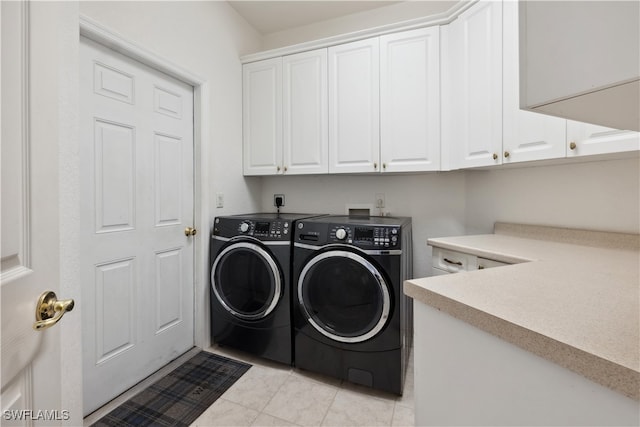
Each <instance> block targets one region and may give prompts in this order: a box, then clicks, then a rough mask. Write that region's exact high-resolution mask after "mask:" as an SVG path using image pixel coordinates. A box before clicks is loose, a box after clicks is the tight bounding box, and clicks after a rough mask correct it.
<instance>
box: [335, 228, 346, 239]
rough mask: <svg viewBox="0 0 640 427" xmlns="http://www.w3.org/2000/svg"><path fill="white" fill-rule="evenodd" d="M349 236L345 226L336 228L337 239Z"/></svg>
mask: <svg viewBox="0 0 640 427" xmlns="http://www.w3.org/2000/svg"><path fill="white" fill-rule="evenodd" d="M346 238H347V231H346V230H345V229H344V228H338V229H337V230H336V239H338V240H344V239H346Z"/></svg>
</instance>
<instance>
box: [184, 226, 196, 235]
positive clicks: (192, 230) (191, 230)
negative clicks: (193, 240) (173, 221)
mask: <svg viewBox="0 0 640 427" xmlns="http://www.w3.org/2000/svg"><path fill="white" fill-rule="evenodd" d="M197 232H198V230H196V229H195V228H192V227H187V228H185V229H184V235H185V236H187V237H189V236H195V235H196V233H197Z"/></svg>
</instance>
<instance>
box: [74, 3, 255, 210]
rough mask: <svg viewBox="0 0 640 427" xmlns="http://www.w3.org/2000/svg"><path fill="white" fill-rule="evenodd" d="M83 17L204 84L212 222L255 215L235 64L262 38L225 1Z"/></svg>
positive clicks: (127, 8) (109, 6)
mask: <svg viewBox="0 0 640 427" xmlns="http://www.w3.org/2000/svg"><path fill="white" fill-rule="evenodd" d="M80 13H81V14H84V15H86V16H88V17H89V18H91V19H93V20H95V21H97V22H98V23H100V24H102V25H103V26H106V27H107V28H110V29H112V30H114V31H116V32H118V33H119V34H121V35H123V36H124V37H125V38H127V39H129V40H131V41H134V42H135V43H137V44H139V45H140V46H142V47H143V48H145V49H148V50H151V51H152V52H154V53H156V54H158V55H159V56H161V57H162V58H164V59H166V60H168V61H171V62H173V63H174V64H176V65H178V66H180V67H182V68H184V69H186V70H188V71H190V72H191V73H193V74H196V75H198V76H200V77H202V78H204V79H206V80H207V81H208V83H209V93H208V96H209V99H210V105H209V116H208V117H206V118H205V119H206V120H209V132H210V133H209V136H210V138H209V140H208V141H203V144H204V145H206V147H204V148H205V150H204V152H205V153H208V156H209V170H208V171H206V173H205V177H207V182H208V184H209V212H210V216H211V218H210V223H211V221H212V220H213V216H215V215H221V214H233V213H240V212H246V211H253V210H255V209H257V206H258V205H257V203H258V200H259V199H260V193H261V182H260V179H259V178H247V179H245V178H244V177H243V176H242V66H241V64H240V60H239V57H240V56H241V55H244V54H246V53H249V52H252V51H255V50H257V49H259V47H260V44H261V38H260V36H259V34H258V33H257V32H256V31H255V30H254V29H253V28H252V27H250V26H249V25H248V24H247V23H246V21H244V19H243V18H241V17H240V16H239V15H238V14H237V13H236V12H235V10H233V8H231V7H230V6H229V5H228V4H227V3H226V2H223V1H207V2H204V1H195V2H188V1H166V2H163V1H143V2H135V1H118V2H113V1H107V2H94V1H89V2H81V3H80ZM215 193H223V194H224V196H225V207H224V208H222V209H216V208H215V197H214V194H215Z"/></svg>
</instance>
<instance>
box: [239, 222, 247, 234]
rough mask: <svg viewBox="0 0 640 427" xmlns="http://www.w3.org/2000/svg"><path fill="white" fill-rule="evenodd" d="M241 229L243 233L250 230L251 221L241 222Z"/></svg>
mask: <svg viewBox="0 0 640 427" xmlns="http://www.w3.org/2000/svg"><path fill="white" fill-rule="evenodd" d="M240 231H241V232H242V233H246V232H247V231H249V223H248V222H243V223H242V224H240Z"/></svg>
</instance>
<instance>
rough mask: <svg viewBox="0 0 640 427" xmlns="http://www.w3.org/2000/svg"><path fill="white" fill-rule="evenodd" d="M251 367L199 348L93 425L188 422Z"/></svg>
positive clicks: (163, 424) (182, 423) (194, 418)
mask: <svg viewBox="0 0 640 427" xmlns="http://www.w3.org/2000/svg"><path fill="white" fill-rule="evenodd" d="M250 367H251V365H248V364H246V363H243V362H238V361H236V360H233V359H229V358H226V357H223V356H218V355H217V354H212V353H207V352H205V351H201V352H200V353H198V354H196V355H195V356H193V357H192V358H191V359H189V360H187V361H186V362H185V363H183V364H182V365H180V366H179V367H177V368H176V369H174V370H173V371H172V372H171V373H169V374H168V375H167V376H165V377H163V378H161V379H160V380H158V381H157V382H155V383H154V384H152V385H150V386H149V387H147V388H146V389H144V390H143V391H141V392H140V393H138V394H137V395H135V396H134V397H132V398H131V399H129V400H127V401H126V402H124V403H123V404H122V405H120V406H118V407H117V408H116V409H114V410H113V411H111V412H109V413H108V414H107V415H105V416H104V417H102V418H101V419H99V420H98V421H97V422H96V423H95V424H93V426H98V427H101V426H189V425H190V424H191V423H192V422H193V421H195V420H196V418H198V417H199V416H200V414H202V413H203V412H204V411H205V409H207V408H208V407H209V406H211V404H212V403H213V402H215V401H216V399H218V397H220V396H221V395H222V393H224V392H225V391H226V390H227V389H228V388H229V387H231V385H233V383H234V382H236V381H237V380H238V378H240V377H241V376H242V375H243V374H244V373H245V372H247V370H248V369H249V368H250Z"/></svg>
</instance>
